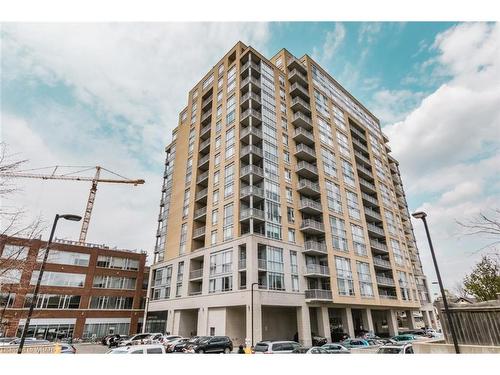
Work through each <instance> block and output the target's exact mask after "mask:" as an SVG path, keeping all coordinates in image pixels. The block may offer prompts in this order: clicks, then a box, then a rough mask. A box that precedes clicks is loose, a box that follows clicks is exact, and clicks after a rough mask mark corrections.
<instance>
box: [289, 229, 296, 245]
mask: <svg viewBox="0 0 500 375" xmlns="http://www.w3.org/2000/svg"><path fill="white" fill-rule="evenodd" d="M288 242H292V243H295V229H292V228H288Z"/></svg>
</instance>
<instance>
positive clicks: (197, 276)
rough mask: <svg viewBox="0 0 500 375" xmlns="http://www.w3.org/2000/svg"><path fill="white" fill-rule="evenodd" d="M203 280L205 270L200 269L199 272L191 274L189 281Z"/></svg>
mask: <svg viewBox="0 0 500 375" xmlns="http://www.w3.org/2000/svg"><path fill="white" fill-rule="evenodd" d="M201 278H203V268H199V269H197V270H193V271H191V272H189V280H191V281H192V280H198V279H201Z"/></svg>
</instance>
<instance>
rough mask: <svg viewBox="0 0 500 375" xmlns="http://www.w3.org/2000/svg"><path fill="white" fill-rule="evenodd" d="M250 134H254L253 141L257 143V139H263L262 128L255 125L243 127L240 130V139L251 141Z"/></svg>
mask: <svg viewBox="0 0 500 375" xmlns="http://www.w3.org/2000/svg"><path fill="white" fill-rule="evenodd" d="M250 136H252V140H253V142H252V143H256V142H255V140H257V141H261V140H262V130H260V129H258V128H256V127H254V126H247V127H246V128H243V129H241V130H240V140H241V141H243V142H245V143H250Z"/></svg>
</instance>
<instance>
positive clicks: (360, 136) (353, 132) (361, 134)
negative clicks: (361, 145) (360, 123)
mask: <svg viewBox="0 0 500 375" xmlns="http://www.w3.org/2000/svg"><path fill="white" fill-rule="evenodd" d="M351 133H352V134H356V135H357V136H358V137H359V138H361V139H363V140H364V141H366V135H365V134H364V132H361V131H359V130H358V129H356V128H355V127H353V126H351Z"/></svg>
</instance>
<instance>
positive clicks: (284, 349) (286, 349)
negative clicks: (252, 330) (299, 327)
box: [254, 341, 301, 354]
mask: <svg viewBox="0 0 500 375" xmlns="http://www.w3.org/2000/svg"><path fill="white" fill-rule="evenodd" d="M300 347H301V346H300V344H299V343H298V342H295V341H260V342H258V343H257V344H256V345H255V347H254V353H255V354H273V353H277V354H284V353H292V352H293V351H294V350H295V349H297V348H300Z"/></svg>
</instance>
